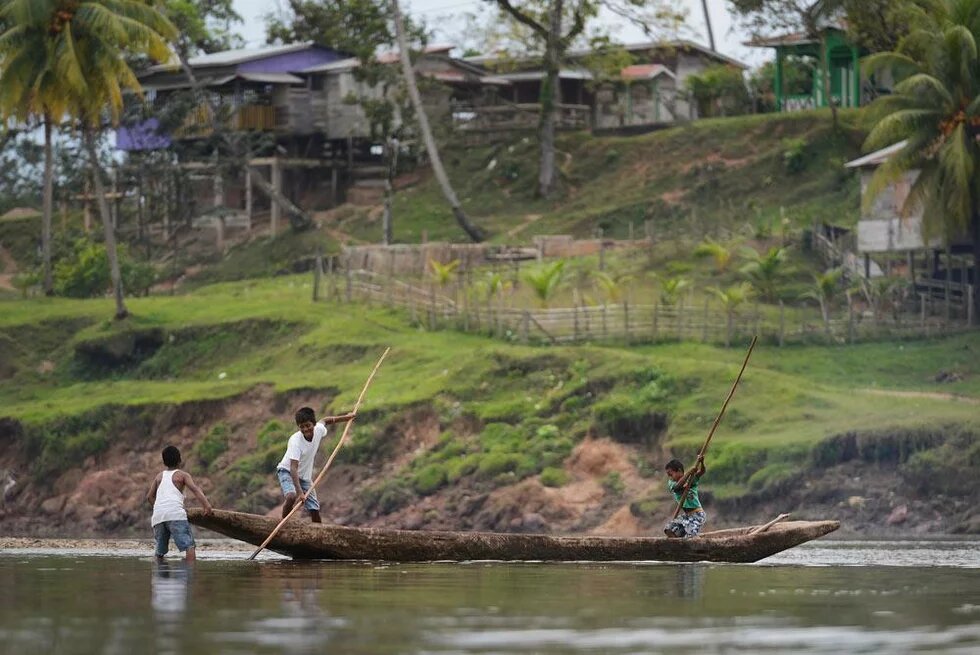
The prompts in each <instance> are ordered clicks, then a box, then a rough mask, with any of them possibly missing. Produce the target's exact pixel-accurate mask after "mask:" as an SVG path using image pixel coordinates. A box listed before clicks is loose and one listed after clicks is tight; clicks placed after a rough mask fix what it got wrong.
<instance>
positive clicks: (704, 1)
mask: <svg viewBox="0 0 980 655" xmlns="http://www.w3.org/2000/svg"><path fill="white" fill-rule="evenodd" d="M701 11H703V12H704V24H705V26H706V27H707V28H708V44H709V45H710V46H711V50H712V52H714V50H715V31H714V30H713V29H711V14H709V13H708V0H701Z"/></svg>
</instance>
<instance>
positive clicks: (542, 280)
mask: <svg viewBox="0 0 980 655" xmlns="http://www.w3.org/2000/svg"><path fill="white" fill-rule="evenodd" d="M564 268H565V260H563V259H559V260H558V261H556V262H554V263H553V264H551V265H549V266H545V267H544V268H543V269H541V270H540V271H538V272H537V273H528V274H527V275H525V276H524V279H525V280H527V283H528V284H529V285H531V290H532V291H534V295H535V296H537V297H538V301H539V302H540V303H541V306H542V307H547V306H548V301H550V300H551V298H552V296H554V295H555V291H557V290H558V287H559V286H561V279H562V272H563V271H564Z"/></svg>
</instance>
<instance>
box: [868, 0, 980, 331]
mask: <svg viewBox="0 0 980 655" xmlns="http://www.w3.org/2000/svg"><path fill="white" fill-rule="evenodd" d="M928 4H929V7H928V10H923V11H922V12H921V15H920V20H919V21H918V26H917V28H916V29H914V30H913V31H912V32H911V33H910V34H909V36H907V37H906V38H905V39H903V40H902V41H901V42H900V43H899V45H898V48H897V49H896V51H895V52H887V53H879V54H876V55H873V56H871V57H870V58H869V59H868V61H867V62H866V64H865V67H866V68H867V69H868V70H871V71H875V70H881V69H885V68H888V69H891V70H892V71H893V72H894V73H895V75H896V78H897V79H899V80H901V81H900V82H899V83H898V84H896V85H895V88H894V91H893V93H892V94H891V95H889V96H885V97H883V98H880V99H879V100H877V101H876V102H875V104H874V105H873V107H872V108H873V110H875V111H876V118H877V122H876V124H875V126H874V128H873V129H872V130H871V133H870V134H869V135H868V138H867V140H866V141H865V148H866V149H869V150H871V149H878V148H882V147H885V146H888V145H891V144H893V143H896V142H900V141H903V140H904V142H905V145H904V146H903V147H902V149H901V150H900V151H898V152H897V153H895V155H893V156H892V157H891V159H889V160H888V161H887V162H885V163H884V164H883V165H882V166H880V167H879V168H878V170H877V171H876V172H875V175H874V177H873V178H872V182H871V186H870V187H869V193H868V198H869V199H873V198H874V196H876V195H877V194H878V193H880V192H881V191H882V190H884V189H885V188H886V187H887V186H888V185H889V184H891V183H893V182H895V181H896V180H898V179H899V178H900V177H902V176H903V175H905V174H906V173H908V172H910V171H919V175H918V177H917V178H916V180H915V182H914V183H913V184H912V188H911V190H910V192H909V195H908V198H907V200H906V202H905V206H904V207H903V212H904V213H906V214H908V213H911V212H913V211H915V210H916V209H922V210H923V211H922V214H923V231H924V233H925V236H926V237H929V236H930V235H935V234H938V235H941V236H942V237H943V239H944V240H945V241H946V242H947V243H949V242H950V241H952V240H954V239H958V238H962V237H967V238H969V240H970V241H971V242H972V245H973V266H974V268H973V270H974V275H980V141H978V139H980V57H978V46H980V0H933V1H932V2H930V3H928ZM869 201H870V200H869ZM974 279H975V280H977V281H980V278H974ZM973 293H974V298H973V300H974V306H977V307H980V284H978V283H975V284H974V285H973ZM976 320H977V321H978V322H980V312H978V313H977V317H976Z"/></svg>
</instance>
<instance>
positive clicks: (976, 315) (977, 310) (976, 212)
mask: <svg viewBox="0 0 980 655" xmlns="http://www.w3.org/2000/svg"><path fill="white" fill-rule="evenodd" d="M972 228H973V229H972V230H971V232H972V234H971V236H972V237H973V324H974V325H980V198H978V197H977V196H976V194H974V196H973V226H972ZM963 282H964V283H965V282H966V280H963Z"/></svg>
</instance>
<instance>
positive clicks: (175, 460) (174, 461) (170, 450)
mask: <svg viewBox="0 0 980 655" xmlns="http://www.w3.org/2000/svg"><path fill="white" fill-rule="evenodd" d="M163 464H164V466H169V467H170V468H173V467H175V466H177V465H178V464H180V451H179V450H177V446H167V447H166V448H164V449H163Z"/></svg>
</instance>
